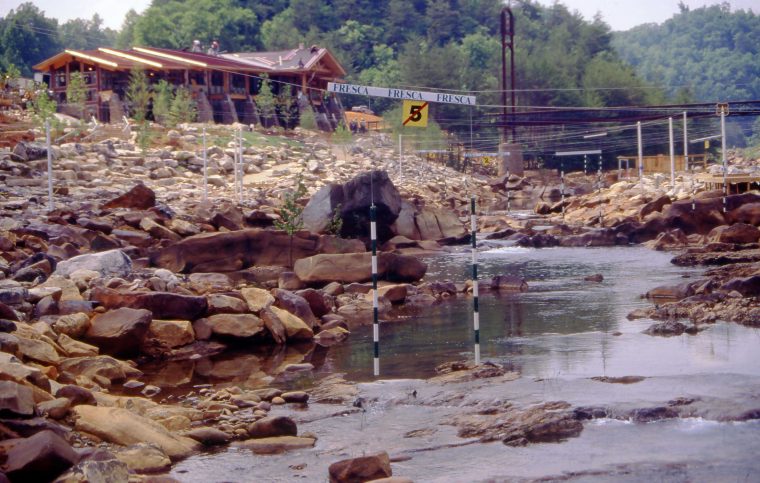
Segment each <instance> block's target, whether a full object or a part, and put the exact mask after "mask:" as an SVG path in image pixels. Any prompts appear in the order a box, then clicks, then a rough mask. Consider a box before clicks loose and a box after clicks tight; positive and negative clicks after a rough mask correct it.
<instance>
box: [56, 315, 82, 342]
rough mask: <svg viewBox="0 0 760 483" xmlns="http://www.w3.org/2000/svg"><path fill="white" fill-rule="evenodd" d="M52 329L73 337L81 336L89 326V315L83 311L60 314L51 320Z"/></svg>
mask: <svg viewBox="0 0 760 483" xmlns="http://www.w3.org/2000/svg"><path fill="white" fill-rule="evenodd" d="M52 327H53V330H54V331H56V332H57V333H59V334H66V335H68V336H69V337H72V338H74V339H79V338H81V337H82V336H83V335H84V334H85V333H87V329H89V328H90V317H89V316H88V315H87V314H85V313H84V312H79V313H76V314H69V315H62V316H60V317H58V319H56V321H55V322H53V325H52Z"/></svg>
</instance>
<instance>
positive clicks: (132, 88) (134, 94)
mask: <svg viewBox="0 0 760 483" xmlns="http://www.w3.org/2000/svg"><path fill="white" fill-rule="evenodd" d="M127 100H128V101H129V105H130V112H131V113H132V119H134V120H135V121H137V122H138V123H142V122H143V121H145V117H146V116H147V114H148V103H149V101H150V85H149V84H148V77H147V76H146V75H145V71H144V70H143V69H142V68H140V67H133V68H132V70H131V71H130V73H129V85H128V86H127Z"/></svg>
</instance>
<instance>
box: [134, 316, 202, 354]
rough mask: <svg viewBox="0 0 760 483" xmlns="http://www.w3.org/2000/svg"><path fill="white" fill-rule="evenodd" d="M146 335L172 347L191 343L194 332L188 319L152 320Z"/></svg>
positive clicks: (164, 345) (165, 345)
mask: <svg viewBox="0 0 760 483" xmlns="http://www.w3.org/2000/svg"><path fill="white" fill-rule="evenodd" d="M146 337H147V338H148V339H151V340H153V341H155V342H157V343H158V344H160V345H161V346H163V347H167V348H170V349H172V348H174V347H180V346H183V345H187V344H192V343H193V341H195V332H193V325H192V323H190V321H189V320H153V321H151V323H150V326H149V327H148V333H147V335H146Z"/></svg>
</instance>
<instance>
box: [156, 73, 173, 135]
mask: <svg viewBox="0 0 760 483" xmlns="http://www.w3.org/2000/svg"><path fill="white" fill-rule="evenodd" d="M154 92H155V93H154V95H153V117H154V118H155V120H156V122H158V123H159V124H163V125H167V123H168V121H169V111H170V109H171V106H172V102H173V101H174V93H173V92H172V86H171V84H169V83H168V82H167V81H165V80H164V79H161V80H160V81H158V84H156V87H155V88H154Z"/></svg>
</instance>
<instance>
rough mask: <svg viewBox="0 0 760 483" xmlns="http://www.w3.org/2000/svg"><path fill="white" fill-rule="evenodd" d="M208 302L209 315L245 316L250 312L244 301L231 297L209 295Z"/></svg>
mask: <svg viewBox="0 0 760 483" xmlns="http://www.w3.org/2000/svg"><path fill="white" fill-rule="evenodd" d="M206 300H207V301H208V309H207V313H208V315H215V314H243V313H245V312H248V310H249V309H248V304H247V303H246V302H245V301H244V300H240V299H239V298H237V297H232V296H229V295H223V294H218V293H214V294H208V295H206ZM273 300H274V298H273ZM254 312H255V311H254Z"/></svg>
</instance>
